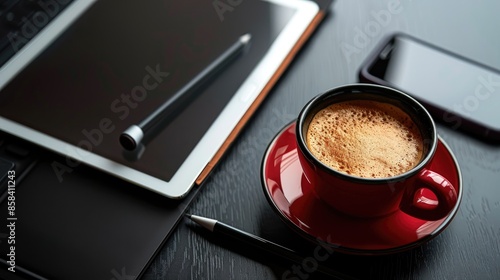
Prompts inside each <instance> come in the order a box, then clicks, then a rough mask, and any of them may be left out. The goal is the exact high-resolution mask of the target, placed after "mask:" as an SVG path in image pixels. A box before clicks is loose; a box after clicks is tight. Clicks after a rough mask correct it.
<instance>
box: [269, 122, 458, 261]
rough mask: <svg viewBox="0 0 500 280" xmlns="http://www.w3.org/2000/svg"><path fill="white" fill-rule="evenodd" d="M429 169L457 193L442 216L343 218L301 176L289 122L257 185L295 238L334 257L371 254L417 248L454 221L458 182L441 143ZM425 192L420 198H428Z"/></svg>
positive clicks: (453, 164)
mask: <svg viewBox="0 0 500 280" xmlns="http://www.w3.org/2000/svg"><path fill="white" fill-rule="evenodd" d="M430 169H431V170H433V171H435V172H438V173H440V174H442V175H443V176H445V177H446V178H447V179H448V180H449V181H450V182H451V183H452V184H453V186H454V187H455V188H456V191H457V193H458V200H457V204H456V205H455V207H454V208H453V210H452V211H451V212H450V213H449V214H448V216H447V217H445V218H443V219H441V220H438V221H425V220H420V219H417V218H414V217H412V216H409V215H407V214H406V213H404V212H401V211H397V212H395V213H393V214H390V215H388V216H384V217H380V218H373V219H360V218H353V217H350V216H346V215H344V214H342V213H340V212H337V211H336V210H335V209H333V208H331V207H329V206H328V205H327V204H326V203H324V202H322V201H321V200H319V199H318V198H317V197H316V196H315V195H314V194H313V193H312V190H311V187H312V186H311V185H310V184H309V182H308V181H307V180H305V179H304V177H303V176H302V167H301V165H300V163H299V159H298V155H297V146H296V140H295V122H294V123H292V124H289V125H287V126H286V127H285V128H284V129H283V130H282V131H280V132H279V133H278V135H277V136H276V137H275V139H274V140H273V141H272V142H271V144H270V145H269V147H268V148H267V151H266V153H265V155H264V159H263V162H262V182H263V187H264V193H265V195H266V197H267V199H268V200H269V202H270V204H271V205H272V206H273V208H274V209H275V210H276V211H277V212H278V214H279V216H280V217H281V218H282V219H283V221H284V222H285V223H286V224H288V225H289V226H290V227H291V228H292V229H294V230H296V231H297V232H298V233H299V234H300V235H302V236H304V237H305V238H307V239H309V240H311V241H313V242H316V243H319V242H320V241H321V242H320V243H321V244H322V245H328V246H330V247H331V248H332V249H333V250H336V251H339V252H344V253H351V254H362V255H377V254H389V253H395V252H400V251H404V250H408V249H411V248H414V247H416V246H419V245H421V244H423V243H425V242H427V241H429V240H430V239H432V238H433V237H435V236H437V235H438V234H439V233H440V232H441V231H442V230H443V229H445V227H446V226H447V225H448V224H449V223H450V222H451V220H452V219H453V217H454V216H455V214H456V212H457V211H458V207H459V205H460V201H461V199H462V179H461V174H460V169H459V168H458V164H457V161H456V159H455V157H454V156H453V154H452V153H451V151H450V149H449V148H448V146H447V145H446V144H445V143H444V141H443V140H442V139H441V138H440V139H439V143H438V148H437V151H436V155H435V156H434V159H433V160H432V163H431V166H430ZM429 193H430V192H427V193H426V194H425V193H424V195H426V196H428V197H432V195H433V194H432V193H430V195H429Z"/></svg>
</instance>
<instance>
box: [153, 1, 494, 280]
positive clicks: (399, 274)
mask: <svg viewBox="0 0 500 280" xmlns="http://www.w3.org/2000/svg"><path fill="white" fill-rule="evenodd" d="M389 5H399V6H398V7H399V11H400V12H398V13H393V14H391V18H390V20H388V21H387V24H384V26H381V25H379V26H380V30H378V31H377V30H375V29H374V30H373V32H372V34H371V35H369V36H368V40H366V41H365V42H364V43H363V44H361V43H360V42H358V44H356V42H355V34H356V32H358V30H364V29H366V28H370V27H367V26H370V24H372V23H371V22H373V21H374V20H375V18H374V16H373V15H374V14H375V13H378V12H379V11H382V10H388V7H389ZM499 10H500V3H499V2H498V1H474V2H473V1H452V0H447V1H430V0H426V1H424V0H422V1H410V0H400V1H396V0H386V1H363V0H356V1H354V0H343V1H340V0H339V1H335V2H334V4H333V6H332V7H331V10H330V14H329V15H328V16H327V17H326V18H325V20H324V22H323V23H322V25H320V27H319V29H318V30H317V31H316V32H315V34H314V35H313V36H312V38H311V40H310V41H309V42H307V43H306V44H305V46H304V47H303V49H302V50H301V51H300V52H299V54H298V56H297V57H296V59H295V60H294V62H293V63H292V64H291V65H290V67H289V69H288V70H287V71H286V72H285V74H284V75H283V77H282V79H281V80H280V81H279V82H278V83H277V84H276V86H275V88H274V89H273V90H272V91H271V93H270V95H269V96H268V97H267V99H266V100H265V101H264V102H263V103H262V105H261V107H260V108H259V109H258V110H257V111H256V114H255V115H254V117H253V118H252V119H251V120H250V121H249V123H248V124H247V126H246V127H245V129H244V130H243V131H242V133H241V134H240V135H239V137H238V138H237V139H236V141H235V142H234V144H233V145H232V147H231V148H230V149H229V150H228V151H227V153H226V155H225V156H224V157H223V158H222V161H221V162H220V164H219V165H218V166H217V167H216V168H215V169H214V170H213V172H212V174H211V175H210V176H209V178H208V180H207V182H206V183H205V184H204V185H202V186H201V188H202V190H201V192H200V194H199V196H198V197H197V199H196V200H195V201H194V203H193V204H192V206H191V208H190V210H189V211H190V212H192V213H195V214H199V215H204V216H207V217H212V218H217V219H220V220H222V221H224V222H226V223H228V224H231V225H233V226H236V227H238V228H241V229H243V230H245V231H248V232H251V233H254V234H257V235H260V236H262V237H264V238H267V239H269V240H272V241H275V242H278V243H281V244H284V245H286V246H289V247H292V248H295V249H297V250H302V251H304V254H305V256H307V254H308V253H309V254H311V252H312V250H313V249H314V246H313V245H311V244H308V243H306V242H305V241H304V240H302V239H301V238H300V237H298V236H296V235H295V233H294V232H292V231H291V230H290V229H288V228H287V227H286V226H285V225H284V224H283V223H282V222H281V221H280V219H279V218H278V217H277V215H276V214H275V213H274V212H273V210H272V209H271V207H270V206H269V205H268V203H267V201H266V199H265V197H264V195H263V191H262V187H261V181H260V164H261V160H262V157H263V154H264V151H265V149H266V147H267V145H268V144H269V142H270V141H271V140H272V138H273V137H274V135H275V134H276V133H277V132H278V131H279V130H280V129H281V128H282V127H283V126H284V125H285V124H287V123H288V122H290V121H292V120H293V119H295V117H296V116H297V114H298V112H299V110H300V109H301V108H302V106H303V105H304V104H305V103H306V102H307V101H308V100H309V99H311V98H312V97H314V96H315V95H317V94H319V93H321V92H323V91H325V90H327V89H329V88H331V87H335V86H338V85H342V84H347V83H353V82H357V71H358V68H359V67H360V65H361V63H362V61H363V59H364V58H365V57H366V56H367V55H368V53H369V52H370V51H371V49H372V48H373V47H374V46H375V45H376V44H377V42H378V41H379V40H380V39H381V38H382V37H384V36H385V35H388V34H390V33H392V32H394V31H403V32H406V33H409V34H410V35H414V36H416V37H419V38H421V39H424V40H426V41H430V42H432V43H434V44H436V45H439V46H441V47H444V48H447V49H449V50H451V51H453V52H456V53H458V54H461V55H464V56H467V57H469V58H471V59H474V60H477V61H479V62H482V63H485V64H488V65H490V66H492V67H496V68H500V51H499V50H500V36H498V26H500V20H499V19H498V11H499ZM376 31H377V32H376ZM347 44H350V45H352V46H355V47H356V52H354V53H349V54H348V53H346V52H345V50H344V51H343V48H342V46H346V45H347ZM438 132H439V134H440V135H441V136H442V138H443V139H444V140H445V141H446V142H447V143H448V144H449V146H450V147H451V149H452V150H453V152H454V154H455V156H456V157H457V160H458V162H459V165H460V167H461V170H462V176H463V189H464V196H463V200H462V204H461V207H460V209H459V212H458V214H457V215H456V217H455V219H454V220H453V221H452V222H451V224H450V225H449V226H448V228H447V229H446V230H445V231H443V232H442V234H440V235H439V236H437V237H436V238H434V239H433V240H431V241H430V242H429V243H427V244H425V245H423V246H421V247H419V248H416V249H414V250H411V251H408V252H404V253H400V254H396V255H389V256H381V257H358V256H348V255H342V254H335V253H334V254H333V255H331V256H330V258H329V259H328V260H327V261H326V264H327V265H329V266H330V267H332V268H334V269H337V270H339V271H341V272H343V273H346V274H348V275H350V276H353V277H356V278H360V279H499V277H500V146H498V145H491V144H486V143H483V142H481V141H479V140H477V139H474V138H472V137H469V136H468V135H466V134H464V133H462V132H459V131H455V130H453V129H450V128H448V127H446V126H444V125H441V124H440V125H438ZM292 266H293V264H290V263H285V262H281V261H279V260H276V259H273V258H270V257H268V256H265V255H262V254H260V253H259V252H254V251H253V250H252V248H247V247H244V246H241V245H239V244H232V243H231V242H228V241H227V240H223V239H221V238H219V237H215V236H212V235H210V234H209V233H208V232H206V231H204V230H200V229H199V228H198V227H195V226H192V225H191V224H190V223H189V222H187V221H186V222H185V223H181V224H180V226H179V228H178V229H177V230H176V232H175V233H174V234H173V235H172V237H171V238H170V239H169V240H168V241H167V243H166V244H165V246H164V248H162V249H161V252H160V253H159V254H158V256H157V257H156V258H155V260H154V261H153V263H152V264H151V266H150V267H149V269H148V270H147V272H146V273H145V275H144V277H143V278H144V279H294V278H287V275H288V274H286V271H287V270H290V269H291V268H292ZM313 278H314V279H315V278H319V275H315V276H314V277H309V278H308V279H313ZM295 279H300V278H295Z"/></svg>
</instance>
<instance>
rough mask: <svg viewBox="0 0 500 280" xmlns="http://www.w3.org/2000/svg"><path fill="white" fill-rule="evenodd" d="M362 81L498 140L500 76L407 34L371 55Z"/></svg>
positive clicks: (499, 128) (439, 117)
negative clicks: (388, 89) (386, 88)
mask: <svg viewBox="0 0 500 280" xmlns="http://www.w3.org/2000/svg"><path fill="white" fill-rule="evenodd" d="M361 76H362V79H365V80H366V79H367V80H369V81H371V82H375V83H379V84H384V85H388V86H392V87H394V88H397V89H400V90H402V91H404V92H406V93H408V94H410V95H412V96H413V97H414V98H416V99H417V100H419V101H421V102H422V103H423V104H424V105H426V106H427V108H428V109H429V111H431V112H432V113H433V115H434V116H435V118H438V119H440V120H442V121H444V122H447V123H448V124H450V125H451V126H452V127H453V128H459V127H460V126H465V129H466V130H474V132H476V133H478V134H481V135H482V136H487V137H495V138H497V139H498V138H500V118H499V117H498V108H500V73H499V72H498V71H496V70H494V69H491V68H489V67H486V66H482V65H480V64H478V63H475V62H473V61H469V60H468V59H465V58H461V57H459V56H457V55H454V54H451V53H449V52H447V51H445V50H441V49H439V48H436V47H433V46H431V45H428V44H426V43H424V42H420V41H419V40H416V39H413V38H411V37H407V36H395V37H393V38H392V39H391V40H389V42H388V43H386V44H384V45H383V46H382V47H381V48H380V49H379V50H378V51H377V53H376V55H375V56H372V57H371V61H370V62H369V63H368V64H367V65H366V67H365V68H364V69H363V70H362V72H361Z"/></svg>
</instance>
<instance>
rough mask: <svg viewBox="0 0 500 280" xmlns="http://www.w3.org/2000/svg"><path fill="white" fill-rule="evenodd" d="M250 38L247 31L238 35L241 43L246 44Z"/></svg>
mask: <svg viewBox="0 0 500 280" xmlns="http://www.w3.org/2000/svg"><path fill="white" fill-rule="evenodd" d="M250 39H252V35H250V33H247V34H245V35H243V36H241V37H240V42H241V43H243V44H248V42H250Z"/></svg>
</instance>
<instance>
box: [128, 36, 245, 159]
mask: <svg viewBox="0 0 500 280" xmlns="http://www.w3.org/2000/svg"><path fill="white" fill-rule="evenodd" d="M251 38H252V36H251V35H250V34H248V33H247V34H245V35H243V36H241V37H240V38H239V39H238V40H237V41H236V43H234V44H233V45H231V46H230V47H229V48H228V49H227V50H226V51H225V52H223V53H222V54H221V55H220V56H219V57H217V58H216V59H215V60H214V61H213V62H212V63H210V64H209V65H208V66H207V67H206V68H205V69H203V70H202V71H201V72H200V73H198V75H196V76H195V77H194V78H193V79H192V80H191V81H189V83H187V84H186V85H184V86H183V87H182V88H181V89H179V90H178V91H177V92H176V93H175V94H174V95H173V96H172V97H171V98H169V99H168V100H167V101H166V102H165V103H163V104H162V105H161V106H160V107H159V108H158V109H156V110H155V111H154V112H153V113H152V114H151V115H149V116H148V117H146V118H145V119H144V120H142V121H141V122H140V123H139V124H137V125H135V124H134V125H132V126H130V127H129V128H127V129H126V130H125V131H124V132H123V133H122V134H121V135H120V144H121V145H122V147H123V148H125V149H126V150H129V151H132V150H134V149H136V148H137V147H138V146H139V145H140V144H141V141H142V140H143V139H144V138H145V137H146V136H147V135H148V133H151V131H152V130H153V127H154V126H155V125H157V124H158V123H160V122H161V121H162V120H164V119H169V118H171V117H172V115H173V114H176V113H177V110H179V108H182V107H184V106H185V105H184V104H186V103H187V102H189V101H190V100H191V99H192V97H191V95H192V94H193V93H195V92H196V91H197V89H198V88H199V87H200V86H201V85H202V84H203V83H205V82H206V81H208V80H210V79H211V78H212V76H214V75H215V74H216V73H217V72H219V71H220V70H222V69H223V68H224V67H225V66H226V65H227V64H228V63H229V62H230V61H232V60H233V59H235V58H236V57H237V56H238V55H239V54H240V53H241V52H242V51H243V50H244V49H245V47H246V46H247V45H248V44H249V43H250V39H251Z"/></svg>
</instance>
